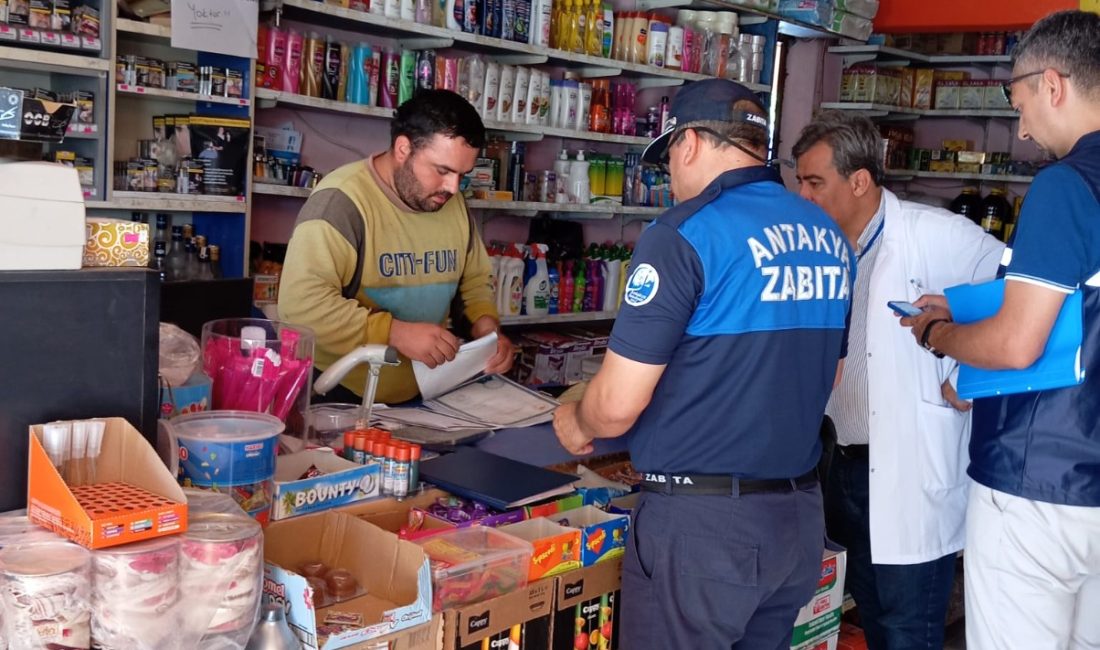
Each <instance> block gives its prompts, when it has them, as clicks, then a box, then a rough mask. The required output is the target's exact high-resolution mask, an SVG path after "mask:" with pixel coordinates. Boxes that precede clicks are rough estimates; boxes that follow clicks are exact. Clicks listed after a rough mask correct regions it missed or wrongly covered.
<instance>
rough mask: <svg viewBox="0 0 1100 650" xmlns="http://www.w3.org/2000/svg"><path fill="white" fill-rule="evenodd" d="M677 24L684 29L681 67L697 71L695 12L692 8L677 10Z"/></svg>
mask: <svg viewBox="0 0 1100 650" xmlns="http://www.w3.org/2000/svg"><path fill="white" fill-rule="evenodd" d="M676 26H677V27H679V28H680V29H682V30H684V31H683V34H684V36H683V47H682V54H681V64H680V69H681V70H683V71H685V72H695V66H694V61H695V58H694V57H695V47H696V45H695V43H696V41H695V12H694V11H692V10H691V9H681V10H680V11H678V12H676Z"/></svg>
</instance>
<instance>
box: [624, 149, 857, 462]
mask: <svg viewBox="0 0 1100 650" xmlns="http://www.w3.org/2000/svg"><path fill="white" fill-rule="evenodd" d="M631 266H632V272H631V275H630V279H629V280H628V282H627V288H626V294H625V296H624V302H623V307H622V310H621V311H620V313H619V317H618V319H617V320H616V321H615V328H614V330H613V331H612V334H611V343H610V348H611V350H613V351H614V352H615V353H616V354H619V355H622V356H624V357H626V358H628V359H632V360H634V361H638V362H641V363H646V364H654V365H666V366H667V367H666V368H665V371H664V374H663V375H662V377H661V379H660V381H659V382H658V384H657V387H656V389H655V391H654V394H653V399H652V401H651V402H650V404H649V406H648V407H646V409H645V411H644V412H643V413H642V415H641V417H639V419H638V421H637V422H636V423H635V425H634V427H633V428H632V429H631V430H630V432H629V433H628V436H629V438H628V443H629V446H630V456H631V459H632V461H633V462H634V465H635V467H637V468H638V470H639V471H643V472H680V473H697V474H724V475H733V476H738V477H741V478H793V477H796V476H800V475H802V474H804V473H806V472H807V471H809V470H810V469H811V468H812V467H813V466H814V465H815V464H816V463H817V461H818V458H819V456H820V455H821V447H820V442H819V438H818V434H819V431H820V426H821V419H822V416H823V414H824V412H825V404H826V402H827V401H828V399H829V392H830V391H831V390H832V386H833V380H834V378H835V376H836V368H837V361H838V359H839V358H841V357H842V356H843V355H844V346H845V328H846V323H847V317H848V312H849V303H850V292H851V286H852V280H853V277H854V274H855V257H854V255H853V254H852V252H851V249H850V247H849V245H848V242H847V240H846V238H845V237H844V233H842V232H841V231H840V229H839V228H837V226H836V225H835V224H834V223H833V221H832V220H831V219H830V218H829V217H828V216H827V215H826V214H825V213H824V212H822V211H821V210H820V209H819V208H817V207H816V206H814V205H813V204H811V203H809V202H807V201H804V200H802V199H801V198H799V197H798V196H795V195H794V194H791V193H790V192H788V191H787V190H786V189H784V187H783V186H782V185H781V184H780V181H779V176H778V174H777V173H776V172H775V171H774V170H772V169H770V168H767V167H751V168H747V169H739V170H734V171H729V172H726V173H724V174H722V175H721V176H719V177H718V178H717V179H716V180H715V181H714V182H713V183H711V184H710V185H709V186H707V188H706V189H705V190H704V191H703V192H702V193H701V194H700V195H699V196H697V197H695V198H693V199H691V200H689V201H685V202H684V203H681V204H679V205H677V206H676V207H674V208H672V209H671V210H668V211H667V212H665V213H664V214H663V215H661V217H660V218H659V219H658V220H657V221H656V222H655V223H654V224H653V225H652V226H651V227H649V228H648V229H646V231H645V232H644V233H642V236H641V238H640V239H639V241H638V245H637V247H636V249H635V251H634V258H633V260H632V262H631Z"/></svg>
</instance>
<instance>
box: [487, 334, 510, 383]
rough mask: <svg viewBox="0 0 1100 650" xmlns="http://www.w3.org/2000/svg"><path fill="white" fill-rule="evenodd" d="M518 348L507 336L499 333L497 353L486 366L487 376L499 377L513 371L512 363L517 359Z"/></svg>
mask: <svg viewBox="0 0 1100 650" xmlns="http://www.w3.org/2000/svg"><path fill="white" fill-rule="evenodd" d="M515 351H516V347H515V346H514V345H512V341H510V340H509V339H508V337H507V336H505V335H503V334H501V333H499V332H498V333H497V352H496V354H494V355H493V357H492V358H491V359H489V361H488V362H487V363H486V364H485V374H487V375H497V374H503V373H506V372H508V371H509V370H511V369H512V362H513V361H515V358H516V354H515Z"/></svg>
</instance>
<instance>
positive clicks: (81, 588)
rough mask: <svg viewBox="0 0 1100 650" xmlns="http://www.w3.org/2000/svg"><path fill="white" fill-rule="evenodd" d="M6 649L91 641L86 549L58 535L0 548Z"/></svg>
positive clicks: (0, 594) (78, 644)
mask: <svg viewBox="0 0 1100 650" xmlns="http://www.w3.org/2000/svg"><path fill="white" fill-rule="evenodd" d="M0 602H2V603H3V608H4V623H5V627H6V631H7V634H6V636H7V639H8V644H9V645H8V647H9V648H10V650H41V649H43V648H88V647H90V646H91V625H90V619H91V554H90V553H89V552H88V551H87V550H86V549H84V548H81V547H79V546H77V545H75V544H70V543H68V542H63V541H49V542H37V543H29V544H13V545H10V546H6V547H5V548H3V549H2V550H0Z"/></svg>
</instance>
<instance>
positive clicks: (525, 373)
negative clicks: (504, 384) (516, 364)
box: [519, 332, 592, 386]
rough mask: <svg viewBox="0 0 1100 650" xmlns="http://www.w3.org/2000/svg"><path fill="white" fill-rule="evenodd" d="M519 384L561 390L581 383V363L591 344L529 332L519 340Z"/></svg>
mask: <svg viewBox="0 0 1100 650" xmlns="http://www.w3.org/2000/svg"><path fill="white" fill-rule="evenodd" d="M519 347H520V366H521V368H520V370H521V372H520V381H521V383H524V384H527V385H529V386H548V385H549V386H563V385H567V384H572V383H576V382H578V381H580V380H581V376H582V373H581V362H582V361H583V360H584V359H585V358H587V357H590V356H592V344H591V342H590V341H584V340H580V339H577V338H574V337H572V336H566V335H563V334H556V333H551V332H530V333H527V334H524V335H523V337H522V338H520V340H519Z"/></svg>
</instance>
